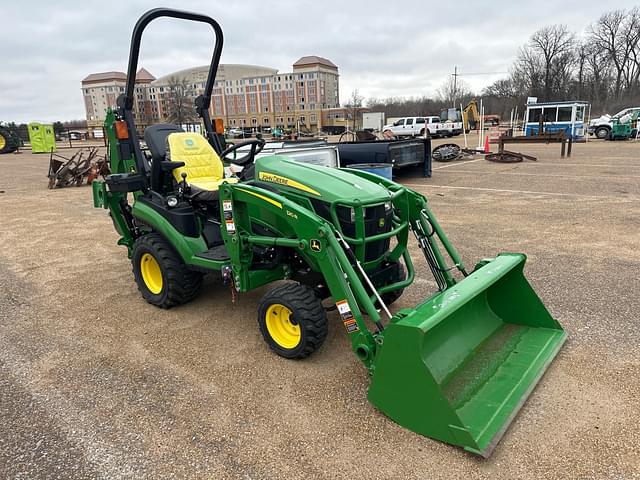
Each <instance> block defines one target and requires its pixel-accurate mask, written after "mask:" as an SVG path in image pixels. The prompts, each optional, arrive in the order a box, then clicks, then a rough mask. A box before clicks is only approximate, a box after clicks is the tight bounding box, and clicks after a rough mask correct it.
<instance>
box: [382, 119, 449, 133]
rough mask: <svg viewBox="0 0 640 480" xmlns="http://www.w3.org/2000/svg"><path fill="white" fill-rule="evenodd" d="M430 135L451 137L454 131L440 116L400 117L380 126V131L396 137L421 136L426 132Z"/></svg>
mask: <svg viewBox="0 0 640 480" xmlns="http://www.w3.org/2000/svg"><path fill="white" fill-rule="evenodd" d="M427 131H428V132H429V135H430V136H432V137H452V136H453V135H454V134H455V133H454V131H453V126H452V124H450V123H443V122H441V121H440V117H435V116H434V117H402V118H399V119H397V120H396V121H395V122H393V123H391V124H389V125H385V126H384V127H382V133H383V134H385V135H388V136H390V135H393V136H396V137H416V136H418V135H420V136H422V135H424V134H425V133H426V132H427Z"/></svg>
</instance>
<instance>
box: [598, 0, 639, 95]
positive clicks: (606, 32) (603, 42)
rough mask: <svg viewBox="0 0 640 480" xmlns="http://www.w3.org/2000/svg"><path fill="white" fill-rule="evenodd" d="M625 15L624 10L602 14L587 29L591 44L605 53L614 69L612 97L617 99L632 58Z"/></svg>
mask: <svg viewBox="0 0 640 480" xmlns="http://www.w3.org/2000/svg"><path fill="white" fill-rule="evenodd" d="M628 24H629V22H627V15H626V12H625V11H624V10H614V11H612V12H607V13H605V14H603V15H602V16H601V17H600V18H599V19H598V21H597V22H596V23H595V24H592V25H590V27H589V37H590V41H591V44H592V45H593V46H594V47H595V48H596V49H597V50H600V51H602V52H604V53H606V56H607V59H608V60H609V61H610V62H611V64H612V65H613V67H614V69H615V87H614V91H613V93H614V96H615V98H617V99H619V98H620V95H621V94H622V90H623V81H624V79H625V71H626V70H627V69H628V64H629V61H630V59H631V56H632V48H631V45H630V42H629V41H628V38H627V34H628V26H629V25H628Z"/></svg>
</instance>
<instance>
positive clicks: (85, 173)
mask: <svg viewBox="0 0 640 480" xmlns="http://www.w3.org/2000/svg"><path fill="white" fill-rule="evenodd" d="M109 173H110V171H109V162H108V161H107V159H106V158H105V156H104V155H102V156H99V155H98V149H97V148H95V147H92V148H87V149H86V150H78V151H77V152H76V153H74V154H73V155H72V156H71V157H70V158H67V157H64V156H62V155H59V154H57V153H53V152H51V156H50V157H49V173H48V174H47V177H48V178H49V188H50V189H51V188H61V187H69V186H71V185H75V186H76V187H79V186H80V185H82V184H83V183H85V179H86V180H87V181H86V183H87V184H91V182H93V180H95V179H96V178H98V176H102V177H103V178H104V177H106V176H107V175H109Z"/></svg>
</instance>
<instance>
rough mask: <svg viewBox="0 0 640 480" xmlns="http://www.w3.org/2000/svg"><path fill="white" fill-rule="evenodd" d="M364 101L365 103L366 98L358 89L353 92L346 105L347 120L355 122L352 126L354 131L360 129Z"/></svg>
mask: <svg viewBox="0 0 640 480" xmlns="http://www.w3.org/2000/svg"><path fill="white" fill-rule="evenodd" d="M363 101H364V97H363V96H362V95H360V92H359V91H358V89H357V88H356V89H355V90H354V91H353V92H351V95H350V96H349V99H348V100H347V103H345V105H344V106H345V108H346V109H347V119H351V120H352V122H353V123H352V125H353V129H354V130H356V129H357V128H358V121H359V114H360V111H361V110H362V102H363Z"/></svg>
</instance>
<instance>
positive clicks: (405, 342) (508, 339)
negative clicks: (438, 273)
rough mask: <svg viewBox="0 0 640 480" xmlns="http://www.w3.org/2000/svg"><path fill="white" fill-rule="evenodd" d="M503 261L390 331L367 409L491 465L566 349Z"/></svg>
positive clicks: (516, 270) (400, 317)
mask: <svg viewBox="0 0 640 480" xmlns="http://www.w3.org/2000/svg"><path fill="white" fill-rule="evenodd" d="M525 259H526V257H525V255H522V254H511V253H509V254H501V255H499V256H498V257H497V258H495V259H494V260H492V261H490V262H489V263H487V264H486V265H484V266H482V267H481V268H479V269H477V270H476V271H474V272H473V273H471V274H470V275H469V276H468V277H466V278H465V279H464V280H462V281H460V282H459V283H457V284H456V285H454V286H452V287H449V288H447V289H446V290H444V291H443V292H441V293H439V294H437V295H435V296H434V297H432V298H430V299H429V300H428V301H426V302H424V303H422V304H420V305H418V306H417V307H415V308H414V309H405V310H401V311H400V312H398V313H397V314H396V315H395V316H394V319H393V320H392V322H391V323H390V324H389V325H387V327H386V328H385V330H384V340H383V342H382V345H381V346H380V347H379V351H378V352H377V355H376V360H375V369H374V374H373V379H372V382H371V386H370V388H369V400H370V401H371V403H373V404H374V405H375V406H376V407H377V408H379V409H380V410H381V411H382V412H383V413H385V414H386V415H387V416H389V417H390V418H391V419H393V420H394V421H395V422H397V423H398V424H400V425H402V426H403V427H405V428H408V429H410V430H413V431H414V432H417V433H420V434H422V435H425V436H428V437H432V438H435V439H438V440H441V441H443V442H447V443H450V444H453V445H458V446H461V447H463V448H464V449H465V450H467V451H469V452H473V453H475V454H479V455H482V456H484V457H488V456H489V455H490V454H491V451H492V450H493V448H494V447H495V445H496V444H497V443H498V441H499V440H500V438H501V437H502V435H503V434H504V432H505V431H506V429H507V427H508V426H509V423H510V422H511V421H512V420H513V418H514V417H515V415H516V414H517V412H518V410H519V409H520V407H522V405H523V404H524V402H525V401H526V399H527V397H528V396H529V394H530V393H531V392H532V390H533V388H534V387H535V385H536V384H537V383H538V381H539V380H540V378H541V377H542V375H543V374H544V371H545V370H546V368H547V366H548V365H549V364H550V362H551V361H552V360H553V358H554V357H555V356H556V354H557V353H558V351H559V349H560V347H561V346H562V344H563V343H564V341H565V339H566V333H565V332H564V330H563V329H562V327H561V326H560V324H559V323H558V322H557V321H556V320H555V319H553V318H552V317H551V315H550V314H549V312H548V311H547V309H546V308H545V306H544V305H543V304H542V302H541V300H540V298H539V297H538V296H537V295H536V293H535V292H534V291H533V288H532V287H531V286H530V285H529V283H528V282H527V280H526V278H525V277H524V274H523V268H524V263H525Z"/></svg>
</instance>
